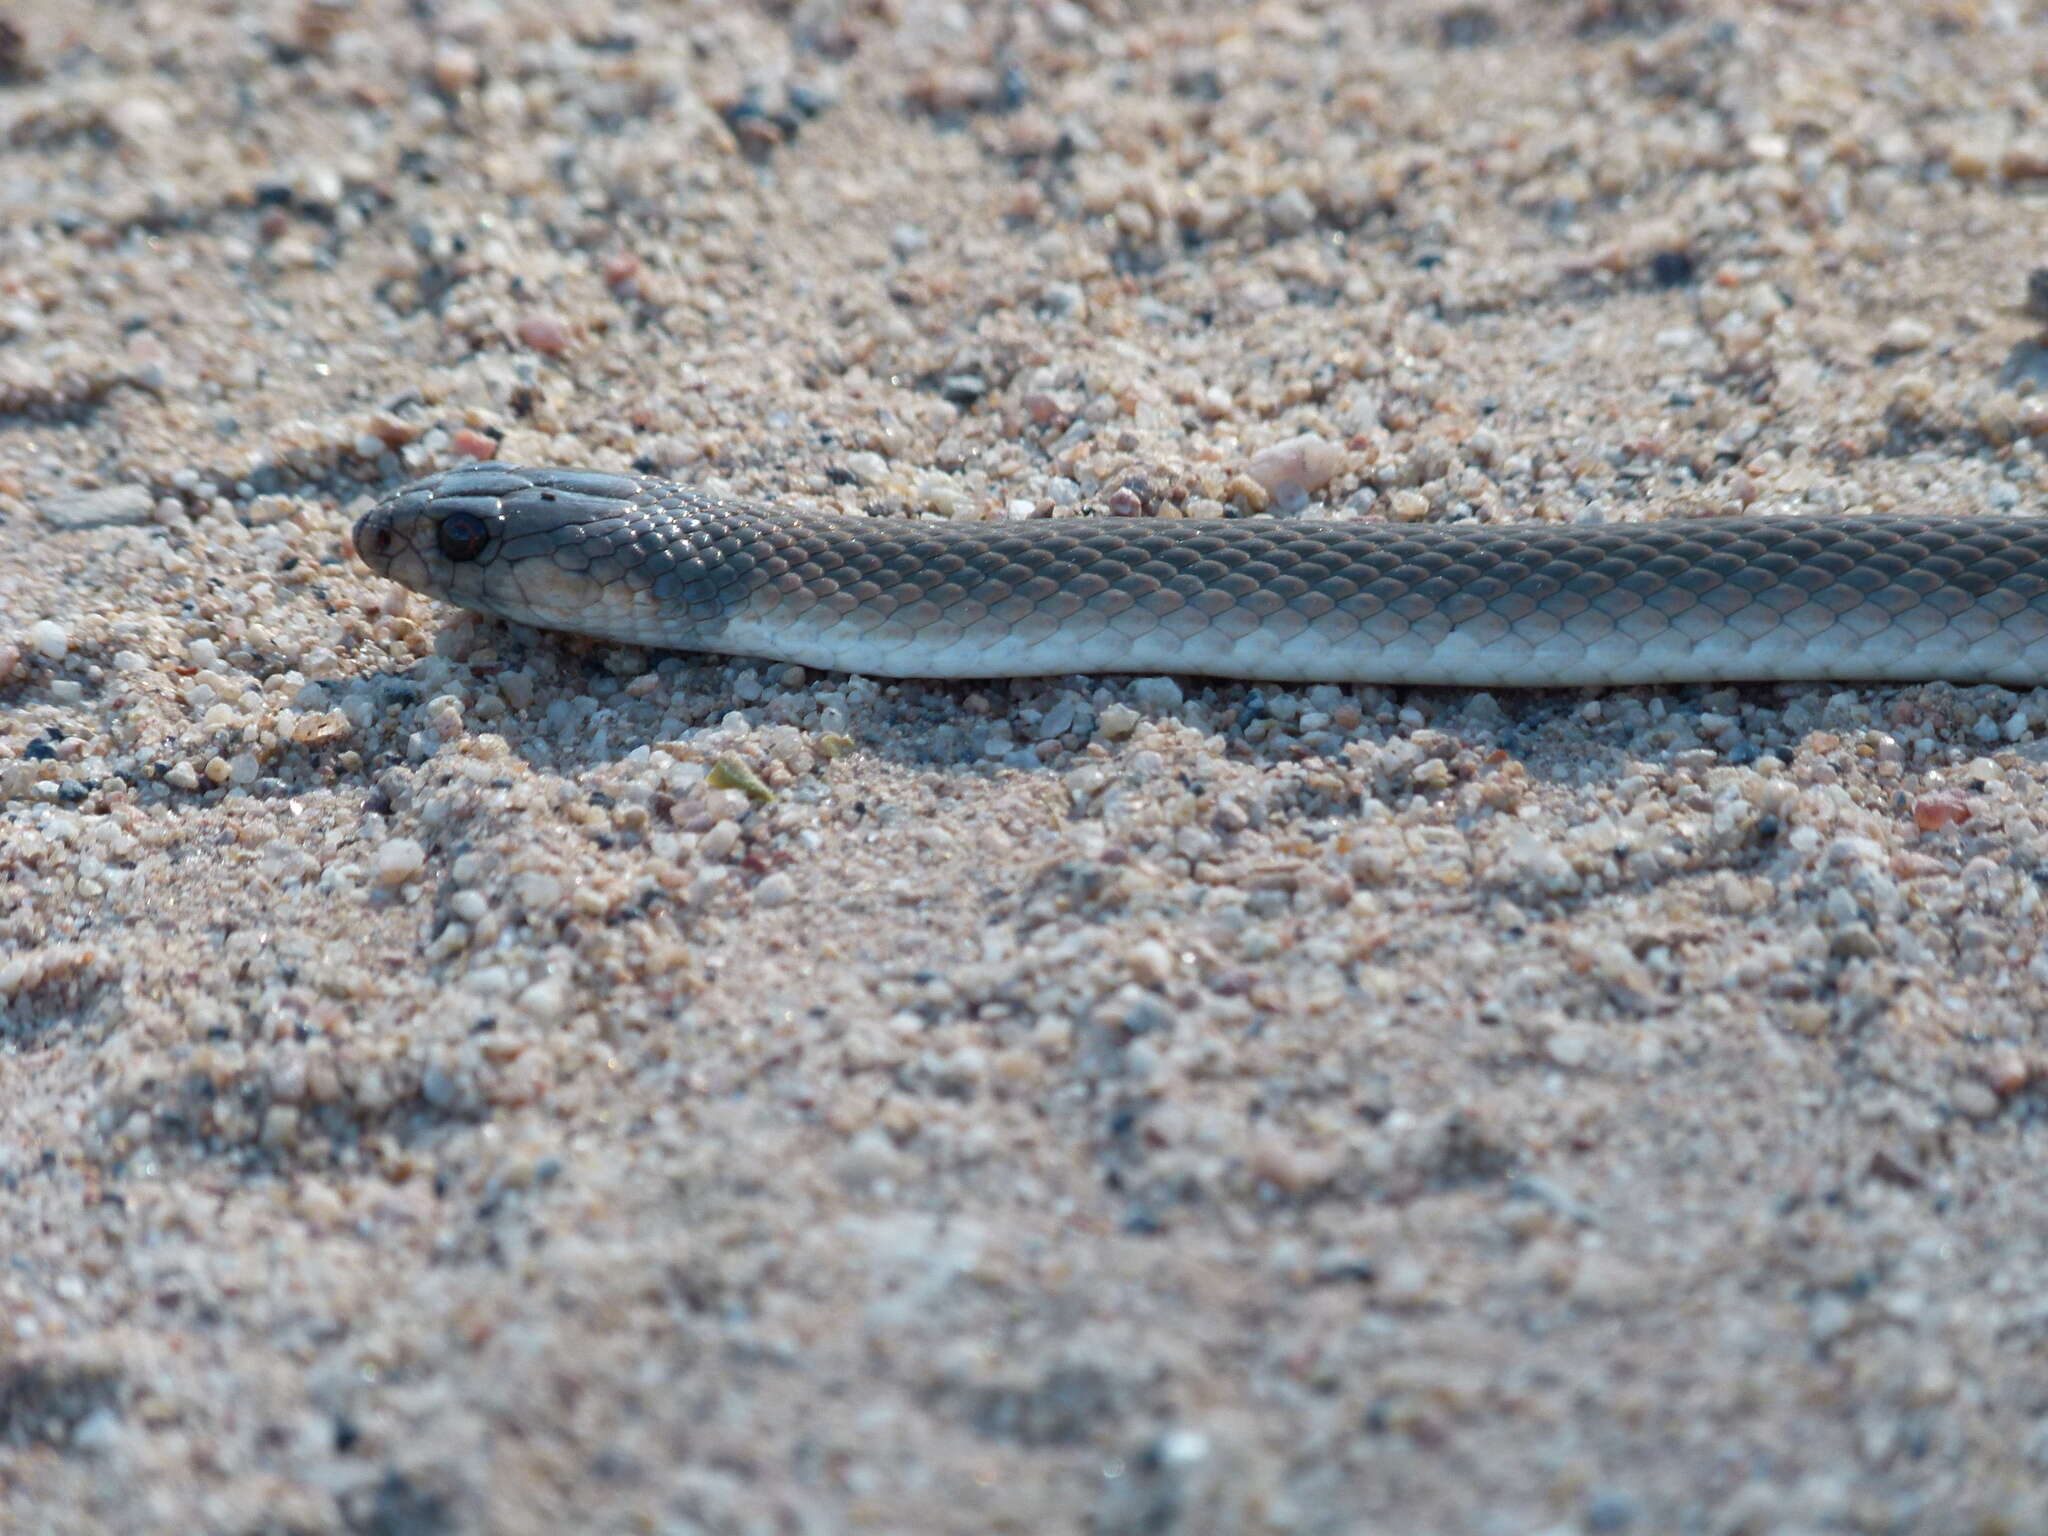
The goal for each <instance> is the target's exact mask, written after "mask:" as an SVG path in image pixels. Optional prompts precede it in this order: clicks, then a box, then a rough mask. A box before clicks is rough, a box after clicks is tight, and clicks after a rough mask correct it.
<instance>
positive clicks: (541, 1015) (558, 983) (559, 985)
mask: <svg viewBox="0 0 2048 1536" xmlns="http://www.w3.org/2000/svg"><path fill="white" fill-rule="evenodd" d="M519 1006H520V1008H521V1010H522V1011H524V1012H525V1014H526V1015H527V1017H528V1018H530V1019H533V1020H534V1021H535V1022H536V1023H540V1024H553V1023H556V1022H558V1021H559V1020H560V1019H561V1018H562V1016H563V1015H564V1014H566V1013H568V1011H569V988H568V987H567V985H565V984H564V983H563V981H562V978H561V977H559V976H543V977H542V978H541V979H540V980H539V981H536V982H535V983H534V984H533V985H532V986H530V987H528V988H527V989H526V990H525V991H523V992H521V993H520V994H519Z"/></svg>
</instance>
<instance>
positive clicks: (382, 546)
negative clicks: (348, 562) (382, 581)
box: [349, 506, 399, 576]
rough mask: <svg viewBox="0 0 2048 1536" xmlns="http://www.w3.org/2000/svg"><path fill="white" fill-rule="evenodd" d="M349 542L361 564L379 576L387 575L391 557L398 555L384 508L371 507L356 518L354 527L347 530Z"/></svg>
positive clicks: (391, 528) (394, 531) (395, 540)
mask: <svg viewBox="0 0 2048 1536" xmlns="http://www.w3.org/2000/svg"><path fill="white" fill-rule="evenodd" d="M349 542H350V543H351V544H353V545H354V546H355V551H356V558H357V559H359V560H361V561H362V562H363V564H365V565H367V566H368V567H369V568H370V569H371V570H373V571H375V572H376V573H377V574H378V575H380V576H383V575H387V574H389V572H390V569H391V560H392V557H393V556H394V555H396V554H397V553H398V546H399V538H398V530H397V529H395V528H393V527H392V526H391V518H390V516H389V515H388V512H387V510H386V508H385V507H383V506H376V507H372V508H371V509H370V510H369V511H367V512H365V513H364V514H363V515H362V516H361V517H359V518H357V519H356V523H355V527H353V528H351V529H350V530H349Z"/></svg>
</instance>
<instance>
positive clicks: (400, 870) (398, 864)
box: [377, 837, 427, 885]
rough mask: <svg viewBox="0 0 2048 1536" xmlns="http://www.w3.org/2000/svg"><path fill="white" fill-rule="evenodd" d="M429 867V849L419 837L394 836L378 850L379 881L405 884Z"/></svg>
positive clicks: (388, 883)
mask: <svg viewBox="0 0 2048 1536" xmlns="http://www.w3.org/2000/svg"><path fill="white" fill-rule="evenodd" d="M426 867H427V850H426V849H424V848H422V847H421V846H420V845H419V842H418V840H417V839H414V838H410V837H394V838H392V839H390V840H389V841H388V842H386V843H385V844H384V846H383V847H381V848H379V849H378V850H377V883H378V884H379V885H403V884H405V882H406V881H408V880H410V879H411V878H412V877H413V876H414V875H416V874H418V873H419V872H420V871H421V870H423V869H425V868H426Z"/></svg>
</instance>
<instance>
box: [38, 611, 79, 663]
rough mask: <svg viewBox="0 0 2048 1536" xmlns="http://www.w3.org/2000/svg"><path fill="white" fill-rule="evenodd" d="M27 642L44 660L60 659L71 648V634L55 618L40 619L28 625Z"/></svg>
mask: <svg viewBox="0 0 2048 1536" xmlns="http://www.w3.org/2000/svg"><path fill="white" fill-rule="evenodd" d="M28 643H29V645H30V646H31V647H32V648H33V649H34V650H35V653H36V654H37V655H38V656H40V657H42V658H43V660H45V661H62V660H63V659H64V654H65V652H67V651H69V650H70V649H71V636H70V635H69V634H68V633H66V631H65V629H64V626H63V625H62V624H59V623H58V622H57V621H56V620H55V619H42V620H40V621H38V622H37V623H34V624H31V625H29V627H28Z"/></svg>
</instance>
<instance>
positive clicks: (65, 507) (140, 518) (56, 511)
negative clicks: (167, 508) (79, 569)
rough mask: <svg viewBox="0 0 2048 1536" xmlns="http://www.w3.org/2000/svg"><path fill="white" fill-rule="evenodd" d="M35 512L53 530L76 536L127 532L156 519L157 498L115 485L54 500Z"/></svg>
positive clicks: (144, 491)
mask: <svg viewBox="0 0 2048 1536" xmlns="http://www.w3.org/2000/svg"><path fill="white" fill-rule="evenodd" d="M36 510H37V511H38V512H40V513H41V514H42V517H43V521H44V522H46V523H48V524H49V525H50V526H51V527H52V528H58V529H62V530H63V531H65V532H67V533H75V532H78V531H80V530H82V529H87V528H127V527H136V526H139V525H141V524H143V523H147V522H149V521H150V520H151V519H152V518H153V517H154V516H155V515H156V497H155V496H153V495H152V494H150V490H149V487H147V486H143V485H113V486H109V487H107V488H106V489H105V490H103V491H78V492H75V493H73V494H72V495H69V496H53V497H51V498H50V499H49V500H48V501H45V502H43V503H41V504H40V505H39V506H38V507H37V508H36Z"/></svg>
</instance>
